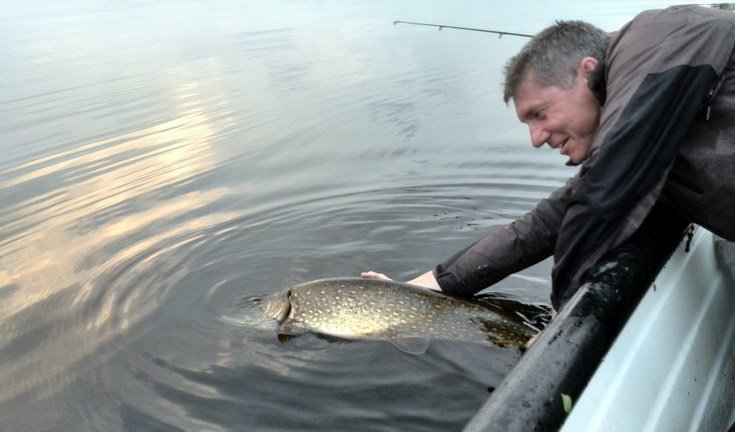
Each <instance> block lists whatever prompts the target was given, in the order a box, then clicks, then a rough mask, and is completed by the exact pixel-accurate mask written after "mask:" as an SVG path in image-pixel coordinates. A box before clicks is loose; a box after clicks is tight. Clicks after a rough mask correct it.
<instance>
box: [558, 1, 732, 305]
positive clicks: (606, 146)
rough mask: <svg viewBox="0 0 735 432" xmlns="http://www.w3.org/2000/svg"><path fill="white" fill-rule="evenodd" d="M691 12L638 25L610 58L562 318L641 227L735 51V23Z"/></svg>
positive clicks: (573, 197)
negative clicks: (595, 269)
mask: <svg viewBox="0 0 735 432" xmlns="http://www.w3.org/2000/svg"><path fill="white" fill-rule="evenodd" d="M701 13H702V12H691V11H688V8H670V9H666V10H664V11H653V12H650V13H647V14H644V15H642V16H639V17H638V18H636V20H634V21H633V22H632V23H631V24H630V25H629V26H628V27H627V28H624V29H623V30H621V34H620V35H619V36H618V37H616V39H614V40H613V44H612V46H611V49H610V51H608V61H609V62H610V63H609V64H608V78H607V85H606V88H607V101H606V103H605V106H604V109H603V113H602V118H601V124H600V129H599V132H598V135H597V137H596V140H595V143H594V144H593V152H592V154H591V156H590V158H589V159H588V160H587V161H586V162H585V164H584V165H583V166H582V168H581V170H580V174H579V177H580V179H579V181H578V182H577V183H576V185H575V187H574V188H573V190H572V191H571V193H570V197H569V201H568V207H567V209H566V211H565V213H564V217H563V221H562V223H561V227H560V230H559V236H558V240H557V244H556V248H555V250H554V260H555V265H554V270H553V274H552V279H553V287H552V303H553V304H554V306H555V307H556V308H557V309H558V308H560V307H561V306H562V305H563V304H564V303H566V301H567V300H568V299H569V298H570V297H571V296H572V295H573V293H574V291H576V289H577V288H578V287H579V285H580V284H581V282H582V281H583V279H584V277H585V274H586V272H587V271H588V270H589V269H590V268H591V267H592V266H593V265H594V264H595V263H596V262H597V260H598V259H599V258H600V257H601V256H603V255H604V254H605V253H606V252H607V251H609V250H610V249H612V248H613V247H615V246H616V245H618V244H620V243H622V241H624V240H625V239H626V238H627V237H628V236H630V235H631V234H632V233H633V232H634V231H635V230H636V229H637V228H638V226H640V224H641V222H642V221H643V219H644V218H645V215H646V214H648V212H649V211H650V209H651V208H652V207H653V205H654V204H655V202H656V200H657V199H658V197H659V194H660V191H661V188H662V186H663V183H664V182H665V180H666V177H667V173H668V170H669V169H670V167H671V165H672V163H673V161H674V158H675V157H676V154H677V152H678V150H679V147H680V145H681V143H682V142H683V140H684V139H685V138H686V136H687V131H688V130H689V128H690V127H691V126H692V125H693V123H694V122H695V121H704V118H703V117H704V116H705V115H706V113H705V111H706V106H707V101H708V98H709V97H711V96H712V94H713V92H714V90H715V88H716V87H717V83H718V81H719V77H720V76H721V74H722V71H723V70H724V68H725V66H726V63H727V60H728V59H729V57H730V54H731V53H732V50H733V44H734V43H735V33H733V30H732V27H733V25H732V22H731V21H730V20H728V19H722V20H710V19H704V18H703V17H702V16H701V15H700V14H701Z"/></svg>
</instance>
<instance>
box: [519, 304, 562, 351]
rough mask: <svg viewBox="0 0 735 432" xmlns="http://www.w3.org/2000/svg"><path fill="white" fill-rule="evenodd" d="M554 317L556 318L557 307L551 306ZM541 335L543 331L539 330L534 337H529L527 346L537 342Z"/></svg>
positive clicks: (529, 346)
mask: <svg viewBox="0 0 735 432" xmlns="http://www.w3.org/2000/svg"><path fill="white" fill-rule="evenodd" d="M554 318H556V309H554V308H551V319H554ZM547 325H548V324H547ZM539 336H541V332H538V333H536V334H535V335H533V337H532V338H531V339H529V340H528V342H526V348H531V345H533V344H534V343H536V340H537V339H538V337H539Z"/></svg>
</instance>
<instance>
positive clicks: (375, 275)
mask: <svg viewBox="0 0 735 432" xmlns="http://www.w3.org/2000/svg"><path fill="white" fill-rule="evenodd" d="M360 277H361V278H363V279H385V280H392V279H391V278H389V277H388V276H386V275H384V274H383V273H378V272H374V271H367V272H362V273H360Z"/></svg>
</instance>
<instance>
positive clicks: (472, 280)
mask: <svg viewBox="0 0 735 432" xmlns="http://www.w3.org/2000/svg"><path fill="white" fill-rule="evenodd" d="M576 179H577V178H576V177H574V178H572V179H570V180H569V181H568V182H567V184H566V185H565V186H563V187H561V188H560V189H558V190H556V191H555V192H554V193H552V194H551V195H550V196H549V197H548V198H546V199H544V200H542V201H541V202H539V204H538V205H537V206H536V207H535V208H534V209H533V210H532V211H530V212H528V213H526V214H525V215H523V216H522V217H520V218H519V219H517V220H515V221H514V222H512V223H511V224H509V225H507V226H505V227H503V228H500V229H498V230H496V231H494V232H491V233H490V234H488V235H487V236H485V237H484V238H483V239H481V240H480V241H478V242H476V243H474V244H472V245H470V246H469V247H468V248H466V249H465V250H463V251H461V252H459V253H457V254H456V255H454V256H453V257H451V258H449V259H448V260H446V261H445V262H443V263H441V264H439V265H438V266H437V267H436V268H435V269H434V270H433V272H432V274H431V276H432V277H431V278H429V276H428V275H426V274H424V275H422V276H421V277H420V279H421V280H422V281H426V280H429V281H430V279H434V281H436V283H437V285H438V286H439V287H441V289H442V291H444V292H447V293H449V294H454V295H462V296H471V295H474V294H475V293H477V292H478V291H480V290H482V289H484V288H486V287H488V286H490V285H492V284H494V283H496V282H499V281H500V280H502V279H504V278H505V277H507V276H509V275H511V274H513V273H515V272H518V271H520V270H523V269H524V268H526V267H529V266H531V265H533V264H536V263H537V262H539V261H541V260H543V259H544V258H547V257H549V256H550V255H551V254H552V252H553V251H554V245H555V244H556V238H557V234H558V231H559V227H560V226H561V223H562V220H563V217H564V212H565V209H566V205H567V204H566V202H567V200H568V198H569V196H570V190H571V187H572V186H571V185H573V184H574V183H575V182H576Z"/></svg>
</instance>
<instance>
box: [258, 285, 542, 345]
mask: <svg viewBox="0 0 735 432" xmlns="http://www.w3.org/2000/svg"><path fill="white" fill-rule="evenodd" d="M262 308H263V311H264V312H265V313H266V315H268V316H270V317H272V318H274V319H276V320H277V321H278V323H279V325H280V333H282V334H299V333H303V332H305V331H311V332H315V333H320V334H324V335H329V336H334V337H338V338H343V339H387V340H390V341H391V342H393V343H394V344H395V345H396V346H398V347H399V348H401V349H403V350H404V351H408V352H422V351H423V350H425V349H426V346H427V345H428V341H429V339H445V340H459V341H467V342H476V343H488V344H489V343H492V344H495V345H500V346H520V345H523V344H525V343H526V341H527V340H528V339H529V338H530V337H532V336H533V335H534V334H535V331H534V330H533V329H531V328H530V327H528V326H526V325H525V324H524V323H523V321H522V320H521V318H520V317H518V316H516V315H515V314H513V313H511V312H506V313H504V312H503V310H500V309H494V308H491V307H490V306H488V305H485V304H482V303H479V302H475V301H471V300H464V299H458V298H454V297H450V296H447V295H444V294H441V293H438V292H434V291H431V290H427V289H424V288H420V287H417V286H414V285H409V284H404V283H400V282H394V281H387V280H381V279H360V278H343V279H321V280H315V281H311V282H306V283H303V284H300V285H296V286H294V287H291V288H290V289H288V290H286V291H285V292H281V293H278V294H274V295H272V296H270V297H268V298H266V299H265V300H264V301H263V304H262Z"/></svg>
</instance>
